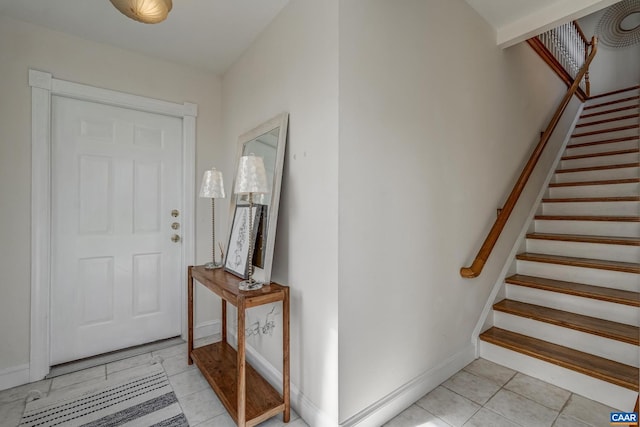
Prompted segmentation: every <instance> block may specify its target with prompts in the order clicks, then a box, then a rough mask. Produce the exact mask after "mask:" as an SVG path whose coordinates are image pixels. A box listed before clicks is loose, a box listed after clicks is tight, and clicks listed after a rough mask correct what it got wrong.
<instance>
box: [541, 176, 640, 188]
mask: <svg viewBox="0 0 640 427" xmlns="http://www.w3.org/2000/svg"><path fill="white" fill-rule="evenodd" d="M636 182H640V178H623V179H602V180H597V181H571V182H552V183H550V184H549V188H557V187H579V186H584V185H614V184H634V183H636Z"/></svg>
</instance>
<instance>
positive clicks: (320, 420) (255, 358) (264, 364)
mask: <svg viewBox="0 0 640 427" xmlns="http://www.w3.org/2000/svg"><path fill="white" fill-rule="evenodd" d="M227 335H228V337H229V343H230V344H231V345H232V346H234V347H235V346H236V345H237V343H238V341H237V336H236V334H235V331H231V330H229V331H227ZM246 357H247V361H248V362H249V363H250V364H251V366H252V367H253V368H254V369H255V370H256V371H258V372H259V373H260V375H262V376H263V377H264V379H265V380H267V382H269V384H271V385H272V386H273V387H274V388H275V389H276V390H278V391H279V392H280V393H282V373H281V372H280V371H279V370H278V369H276V368H275V367H274V366H273V365H272V364H271V363H269V361H267V359H265V358H264V357H262V355H261V354H260V353H258V351H257V350H256V349H255V348H253V347H251V346H250V345H249V344H246ZM290 392H291V408H292V409H293V410H294V411H296V412H297V413H298V415H300V417H301V418H302V419H303V420H305V422H306V423H307V424H308V425H311V426H314V427H337V426H338V423H337V420H336V419H332V417H331V416H330V415H329V414H327V413H326V412H324V411H322V410H321V409H320V408H318V407H317V406H316V405H314V404H313V402H312V401H311V400H309V398H307V397H306V396H305V395H304V394H302V392H300V389H298V387H297V386H296V385H295V384H293V383H291V384H290Z"/></svg>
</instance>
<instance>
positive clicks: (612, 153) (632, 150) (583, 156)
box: [560, 148, 640, 160]
mask: <svg viewBox="0 0 640 427" xmlns="http://www.w3.org/2000/svg"><path fill="white" fill-rule="evenodd" d="M638 152H640V149H638V148H629V149H626V150H615V151H602V152H600V153H587V154H576V155H574V156H562V158H561V159H560V160H576V159H588V158H591V157H604V156H617V155H619V154H631V153H638Z"/></svg>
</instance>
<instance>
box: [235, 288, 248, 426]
mask: <svg viewBox="0 0 640 427" xmlns="http://www.w3.org/2000/svg"><path fill="white" fill-rule="evenodd" d="M244 317H245V302H244V298H243V297H238V361H237V364H238V365H237V366H238V378H237V381H238V385H237V388H236V390H237V391H238V427H245V425H246V415H247V413H246V394H247V393H246V364H245V336H244V330H245V321H244Z"/></svg>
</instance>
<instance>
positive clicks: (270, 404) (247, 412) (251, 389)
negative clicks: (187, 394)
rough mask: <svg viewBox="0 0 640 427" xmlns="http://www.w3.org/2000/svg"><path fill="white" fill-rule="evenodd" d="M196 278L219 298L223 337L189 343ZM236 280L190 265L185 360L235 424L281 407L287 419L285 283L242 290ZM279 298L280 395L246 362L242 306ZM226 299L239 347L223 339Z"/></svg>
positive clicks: (258, 419)
mask: <svg viewBox="0 0 640 427" xmlns="http://www.w3.org/2000/svg"><path fill="white" fill-rule="evenodd" d="M194 280H196V281H198V282H199V283H201V284H202V285H204V286H205V287H206V288H207V289H209V290H210V291H212V292H213V293H215V294H216V295H218V296H219V297H220V298H221V299H222V341H220V342H217V343H214V344H211V345H207V346H204V347H199V348H195V349H194V348H193V294H194V286H193V284H194ZM239 282H240V279H239V278H237V277H236V276H234V275H232V274H230V273H228V272H226V271H224V270H223V269H221V268H219V269H216V270H207V269H205V268H204V267H203V266H197V267H193V266H190V267H189V280H188V282H187V287H188V294H189V302H188V306H189V342H188V350H187V351H188V356H189V365H191V364H193V362H195V364H196V366H197V367H198V369H200V372H202V375H204V377H205V378H206V379H207V381H208V382H209V384H210V385H211V387H212V388H213V390H214V391H215V392H216V394H217V395H218V397H219V398H220V401H221V402H222V404H223V405H224V406H225V408H227V411H228V412H229V414H230V415H231V418H233V420H234V421H235V422H236V424H237V425H238V426H239V427H245V426H246V427H251V426H254V425H256V424H259V423H261V422H263V421H265V420H267V419H269V418H271V417H273V416H274V415H277V414H279V413H281V412H282V414H283V420H284V422H289V418H290V411H291V408H290V404H289V399H290V391H289V287H288V286H282V285H279V284H277V283H273V282H272V283H271V284H270V285H267V286H264V287H263V288H262V289H259V290H256V291H240V290H239V289H238V283H239ZM277 301H282V391H283V393H282V395H280V393H278V392H277V391H276V390H275V389H274V388H273V387H272V386H271V385H270V384H269V383H268V382H267V381H266V380H265V379H264V378H262V377H261V376H260V374H259V373H258V372H256V370H255V369H253V368H252V367H251V365H249V364H248V363H247V362H246V361H245V355H246V343H245V311H246V309H247V308H251V307H256V306H259V305H263V304H268V303H272V302H277ZM227 303H231V304H232V305H234V306H236V308H237V309H238V310H237V311H238V329H237V337H238V346H237V347H238V350H237V351H236V350H234V349H233V347H231V345H229V343H228V341H227Z"/></svg>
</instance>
